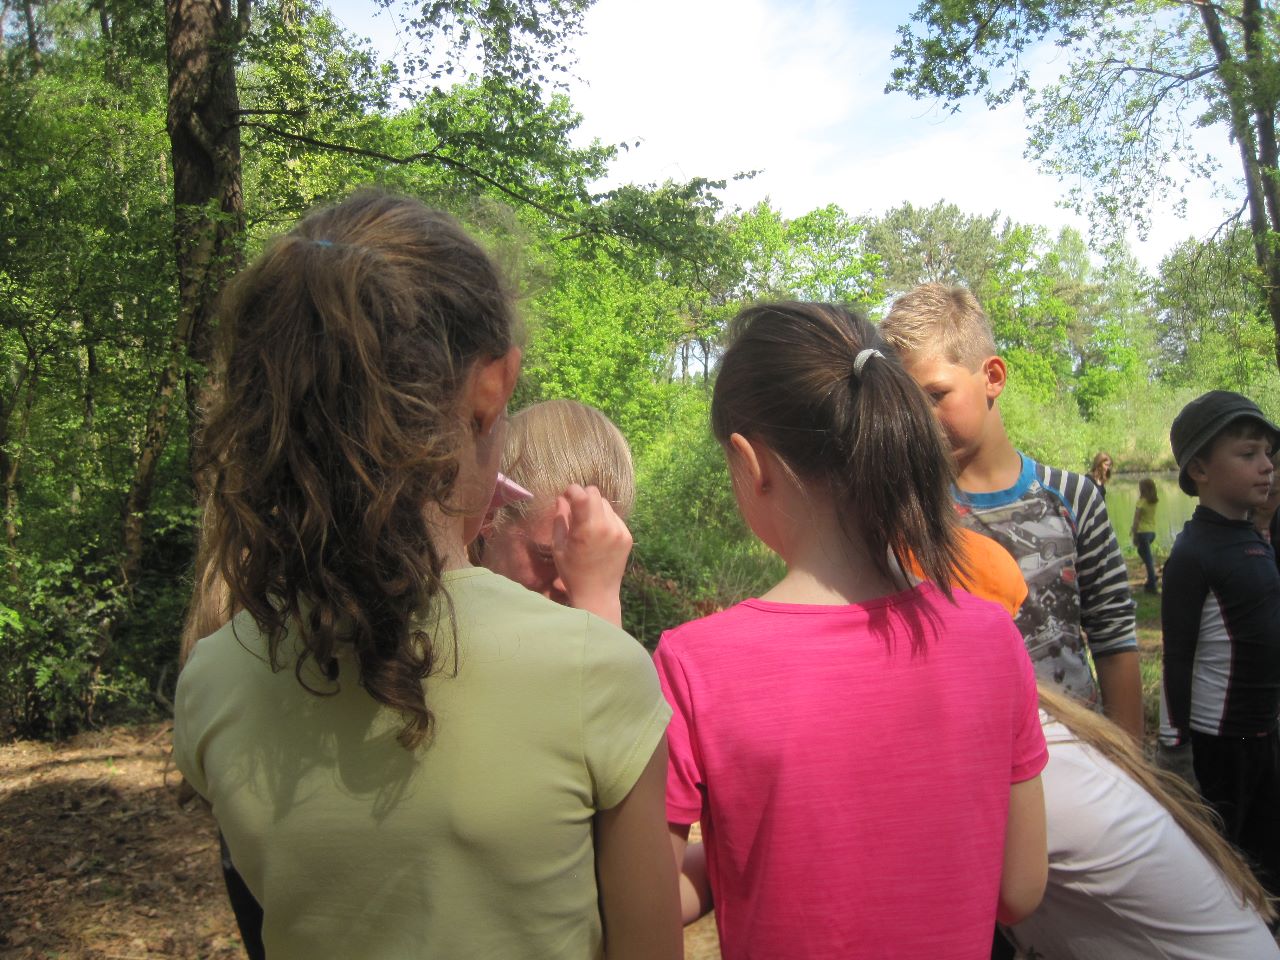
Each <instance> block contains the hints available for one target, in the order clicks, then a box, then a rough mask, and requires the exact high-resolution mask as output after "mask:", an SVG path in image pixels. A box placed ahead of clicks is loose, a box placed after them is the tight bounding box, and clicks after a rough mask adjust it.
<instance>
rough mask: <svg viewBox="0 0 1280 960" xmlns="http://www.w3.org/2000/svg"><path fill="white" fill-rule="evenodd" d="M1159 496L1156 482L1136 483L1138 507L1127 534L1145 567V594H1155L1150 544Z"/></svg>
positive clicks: (1153, 560) (1140, 481) (1143, 481)
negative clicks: (1130, 537) (1131, 538)
mask: <svg viewBox="0 0 1280 960" xmlns="http://www.w3.org/2000/svg"><path fill="white" fill-rule="evenodd" d="M1159 502H1160V495H1159V494H1158V493H1157V492H1156V482H1155V481H1154V480H1152V479H1151V478H1150V477H1143V478H1142V479H1141V480H1139V481H1138V506H1137V509H1135V510H1134V511H1133V527H1132V528H1131V529H1130V531H1129V533H1130V535H1131V536H1132V537H1133V545H1134V546H1135V547H1137V548H1138V556H1140V557H1141V558H1142V562H1143V563H1145V564H1146V565H1147V583H1146V586H1145V588H1144V589H1145V590H1146V591H1147V593H1156V592H1157V591H1156V583H1157V581H1156V559H1155V555H1154V554H1153V553H1152V552H1151V544H1153V543H1154V542H1155V539H1156V507H1157V505H1158V504H1159Z"/></svg>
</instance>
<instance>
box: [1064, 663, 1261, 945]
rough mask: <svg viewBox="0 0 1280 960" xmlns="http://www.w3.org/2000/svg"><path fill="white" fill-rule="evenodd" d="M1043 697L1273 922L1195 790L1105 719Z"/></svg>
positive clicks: (1244, 900) (1249, 874)
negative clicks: (1150, 758) (1150, 760)
mask: <svg viewBox="0 0 1280 960" xmlns="http://www.w3.org/2000/svg"><path fill="white" fill-rule="evenodd" d="M1039 692H1040V708H1041V709H1042V710H1044V712H1045V713H1047V714H1049V716H1051V717H1052V718H1053V719H1054V720H1057V721H1058V722H1059V723H1061V724H1062V725H1063V726H1064V727H1066V728H1067V730H1068V731H1069V732H1070V733H1071V735H1072V736H1073V737H1075V738H1076V739H1077V740H1078V741H1079V742H1081V743H1083V744H1085V745H1086V746H1089V747H1092V748H1093V749H1094V750H1096V751H1097V752H1098V753H1100V754H1101V755H1102V756H1103V757H1105V758H1106V759H1107V760H1110V761H1111V762H1112V763H1114V764H1115V765H1116V766H1117V767H1119V768H1120V769H1121V771H1123V772H1124V773H1125V774H1126V775H1127V776H1128V777H1129V779H1131V780H1133V781H1134V782H1135V783H1137V784H1138V785H1139V786H1140V787H1142V789H1144V790H1146V791H1147V793H1149V794H1151V796H1152V797H1153V798H1154V799H1155V800H1156V802H1157V803H1159V804H1160V806H1162V807H1164V808H1165V810H1167V811H1168V812H1169V816H1171V817H1173V820H1174V822H1175V823H1176V824H1177V825H1178V826H1179V827H1180V828H1181V829H1182V832H1183V833H1185V834H1186V835H1187V836H1188V837H1189V838H1190V839H1191V842H1192V843H1194V844H1195V845H1196V846H1197V847H1198V848H1199V850H1200V852H1201V853H1203V854H1204V855H1205V857H1206V858H1208V860H1209V862H1210V863H1212V864H1213V865H1214V867H1215V868H1216V869H1217V871H1218V872H1219V873H1220V874H1221V875H1222V878H1223V879H1224V880H1225V881H1226V882H1227V884H1228V885H1229V886H1230V887H1231V889H1232V890H1234V891H1235V892H1236V895H1237V896H1238V897H1239V898H1240V900H1241V902H1242V903H1243V904H1247V905H1248V906H1250V907H1252V908H1253V909H1254V910H1256V911H1258V914H1259V916H1261V917H1262V919H1263V920H1264V921H1265V922H1266V923H1271V922H1272V921H1273V920H1275V918H1276V911H1275V908H1274V906H1273V904H1272V901H1271V898H1270V897H1269V896H1268V895H1267V892H1266V890H1264V889H1263V888H1262V884H1260V883H1259V882H1258V879H1257V878H1256V877H1255V876H1254V875H1253V871H1251V870H1250V869H1249V867H1248V865H1247V864H1246V863H1245V862H1244V860H1243V859H1241V857H1240V854H1239V853H1237V852H1236V850H1235V849H1234V848H1233V847H1232V846H1231V845H1230V844H1229V843H1227V841H1226V840H1224V839H1223V838H1222V835H1221V834H1220V833H1219V832H1218V829H1217V826H1216V825H1215V822H1214V818H1215V816H1216V814H1215V813H1214V812H1213V811H1212V810H1210V809H1209V808H1208V807H1207V806H1205V805H1204V803H1203V802H1202V801H1201V799H1200V797H1199V795H1198V794H1197V793H1196V792H1195V790H1193V789H1192V788H1191V787H1190V786H1188V785H1187V784H1186V782H1185V781H1183V780H1182V779H1181V778H1179V777H1177V776H1175V775H1173V774H1171V773H1166V772H1165V771H1163V770H1158V769H1156V768H1155V767H1153V766H1152V765H1151V764H1149V763H1148V762H1147V761H1146V760H1145V759H1144V758H1143V756H1142V750H1141V748H1140V747H1139V746H1138V744H1137V743H1136V742H1134V740H1133V738H1131V737H1130V736H1129V735H1128V734H1127V733H1126V732H1125V731H1123V730H1121V729H1120V728H1119V727H1118V726H1116V725H1115V724H1114V723H1112V722H1111V721H1110V720H1108V719H1107V718H1106V717H1104V716H1102V715H1101V714H1099V713H1095V712H1094V711H1092V710H1090V709H1088V708H1087V707H1085V706H1082V705H1081V704H1079V703H1077V702H1076V701H1074V700H1072V699H1071V698H1069V697H1067V696H1065V695H1064V694H1061V693H1058V692H1057V691H1055V690H1052V689H1049V688H1047V687H1046V686H1044V684H1040V685H1039Z"/></svg>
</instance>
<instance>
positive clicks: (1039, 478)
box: [880, 283, 1143, 740]
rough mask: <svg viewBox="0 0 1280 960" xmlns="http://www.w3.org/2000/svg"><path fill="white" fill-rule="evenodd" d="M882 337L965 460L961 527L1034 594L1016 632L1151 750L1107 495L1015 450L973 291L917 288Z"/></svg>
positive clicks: (1061, 681)
mask: <svg viewBox="0 0 1280 960" xmlns="http://www.w3.org/2000/svg"><path fill="white" fill-rule="evenodd" d="M880 332H881V333H882V335H883V336H884V337H885V339H886V340H887V341H888V342H889V343H890V344H891V345H892V346H893V348H894V350H895V351H897V353H898V356H900V357H901V358H902V363H903V365H904V366H905V367H906V369H907V371H908V372H909V373H910V374H911V375H912V377H914V378H915V380H916V382H917V383H919V384H920V386H921V387H922V388H923V390H924V392H925V394H926V396H928V397H929V398H930V399H931V400H932V401H933V409H934V413H935V414H937V417H938V421H939V423H941V425H942V428H943V431H944V432H945V433H946V436H947V440H948V441H949V445H950V447H951V453H952V455H953V456H954V458H955V463H956V470H957V478H956V484H955V486H954V487H953V488H952V492H953V495H954V497H955V501H956V505H957V506H958V508H959V510H960V515H961V518H960V519H961V523H963V524H964V525H965V526H966V527H969V528H970V529H972V530H975V531H977V532H978V533H982V534H984V535H986V536H988V537H990V538H991V539H993V540H995V541H996V542H997V543H999V544H1000V545H1001V546H1003V547H1004V548H1005V549H1006V550H1008V551H1009V553H1010V554H1012V555H1013V558H1014V559H1015V560H1017V561H1018V565H1019V566H1020V567H1021V568H1022V573H1023V576H1024V578H1025V579H1026V583H1027V589H1028V591H1029V594H1028V596H1027V600H1026V602H1025V603H1024V604H1023V605H1022V608H1021V609H1020V610H1019V612H1018V617H1017V623H1018V628H1019V629H1020V630H1021V631H1022V636H1023V638H1024V640H1025V642H1026V645H1027V650H1028V652H1029V653H1030V654H1031V660H1032V662H1033V663H1035V665H1036V673H1037V674H1038V675H1039V677H1040V678H1041V679H1042V680H1045V681H1047V682H1048V683H1051V684H1053V685H1054V686H1055V687H1057V688H1058V689H1060V690H1062V691H1063V692H1065V693H1068V694H1070V695H1071V696H1074V697H1076V698H1077V699H1079V700H1082V701H1084V702H1085V703H1088V704H1090V705H1093V704H1096V703H1097V702H1098V700H1099V699H1101V701H1102V707H1103V709H1104V710H1105V711H1106V714H1107V716H1109V717H1110V718H1111V719H1112V720H1114V721H1116V722H1117V723H1119V724H1120V726H1122V727H1124V729H1126V730H1128V731H1129V733H1130V734H1131V735H1132V736H1133V737H1134V738H1135V739H1138V740H1141V739H1142V734H1143V729H1142V725H1143V710H1142V678H1141V675H1140V673H1139V670H1138V639H1137V635H1136V633H1135V632H1134V604H1133V597H1132V595H1131V594H1130V592H1129V572H1128V568H1127V567H1126V566H1125V563H1124V557H1123V556H1122V555H1121V553H1120V544H1119V543H1118V542H1117V541H1116V535H1115V532H1114V531H1113V530H1112V529H1111V521H1110V520H1109V519H1108V517H1107V508H1106V504H1105V503H1104V502H1103V499H1102V495H1101V493H1100V492H1099V491H1098V489H1097V487H1096V486H1095V485H1094V484H1093V483H1092V482H1090V480H1089V479H1088V478H1087V477H1085V476H1083V475H1082V474H1078V473H1072V472H1070V471H1068V470H1059V469H1057V468H1055V467H1049V466H1046V465H1044V464H1042V463H1037V462H1036V461H1035V460H1033V459H1032V458H1031V457H1028V456H1026V455H1025V454H1022V453H1019V452H1018V450H1017V449H1016V448H1015V447H1014V446H1013V444H1012V443H1011V442H1010V440H1009V436H1008V434H1007V433H1006V432H1005V428H1004V422H1003V421H1002V420H1001V418H1000V407H999V403H998V400H999V397H1000V394H1001V393H1002V392H1003V391H1004V388H1005V383H1006V381H1007V377H1008V370H1007V369H1006V367H1005V362H1004V360H1003V359H1002V358H1001V357H1000V356H998V355H997V353H996V344H995V339H994V337H993V335H992V333H991V324H990V322H989V321H988V320H987V315H986V314H985V313H984V312H983V310H982V307H981V306H979V304H978V301H977V300H976V299H975V298H974V296H973V294H971V293H970V292H969V291H968V290H965V289H964V288H963V287H950V286H946V285H944V284H939V283H930V284H924V285H923V286H920V287H916V288H915V289H914V290H911V291H909V292H907V293H905V294H903V295H902V296H901V297H899V298H898V299H897V300H895V301H894V302H893V306H892V307H891V308H890V310H889V314H888V316H886V317H885V319H884V321H883V322H882V323H881V324H880ZM1107 459H1110V458H1107ZM1086 646H1087V649H1086ZM1090 659H1092V661H1093V663H1094V664H1095V665H1096V669H1097V681H1096V683H1095V680H1094V675H1093V671H1092V669H1091V668H1090V663H1089V661H1090ZM1099 694H1101V697H1099Z"/></svg>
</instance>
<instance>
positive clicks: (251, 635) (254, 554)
mask: <svg viewBox="0 0 1280 960" xmlns="http://www.w3.org/2000/svg"><path fill="white" fill-rule="evenodd" d="M223 324H224V329H225V330H226V331H227V334H228V341H227V344H226V348H225V352H224V364H223V369H224V370H225V387H224V390H223V397H224V400H223V402H222V404H221V406H220V407H219V408H218V409H217V410H216V411H215V412H214V413H213V415H212V416H211V419H210V424H209V427H208V432H207V434H206V442H207V444H208V456H209V461H210V462H209V464H208V476H209V481H208V487H207V489H208V490H209V517H210V522H211V528H210V529H209V530H207V531H206V537H207V538H208V545H209V549H210V550H211V551H212V556H213V557H214V558H215V567H216V571H217V574H218V576H220V577H221V578H222V580H223V581H224V582H225V583H226V584H227V589H228V593H229V597H228V603H227V605H226V607H225V610H227V611H228V612H236V611H238V612H236V613H235V616H234V617H233V619H232V620H231V622H230V623H229V624H226V625H224V626H222V627H221V628H220V629H218V630H216V631H215V632H214V633H213V634H212V635H210V636H206V637H204V638H203V639H201V640H199V642H197V643H196V644H195V646H194V649H193V650H192V652H191V655H190V658H189V659H188V661H187V663H186V666H185V667H184V669H183V671H182V675H181V678H180V680H179V684H178V693H177V699H176V713H175V722H174V757H175V760H176V762H177V765H178V767H179V769H180V770H181V771H182V773H183V775H184V777H186V779H187V780H188V781H189V782H190V783H191V784H192V785H193V786H194V787H195V789H196V790H197V791H198V792H199V793H200V794H201V795H202V796H203V797H205V798H206V799H207V800H208V801H209V802H210V804H211V805H212V808H213V814H214V817H215V819H216V820H217V822H218V825H219V827H220V828H221V830H222V832H223V833H224V835H225V837H226V841H227V845H228V847H229V849H230V852H231V855H232V857H233V858H234V861H235V865H236V867H237V868H238V869H239V872H240V873H241V874H242V875H243V878H244V880H245V882H246V884H247V886H248V888H249V890H250V891H251V892H252V894H253V896H254V897H255V898H256V899H257V901H258V902H259V903H260V904H261V905H262V907H263V920H262V932H263V942H264V946H265V948H266V955H267V956H268V957H271V958H272V960H290V958H297V960H303V958H306V960H311V958H325V957H334V958H337V957H344V958H345V957H360V958H366V960H381V958H387V960H391V958H404V957H437V956H438V957H449V958H462V960H466V958H470V957H474V958H480V957H499V956H500V957H516V958H518V957H529V958H533V957H546V956H555V957H581V958H584V960H588V958H598V957H600V956H603V955H608V956H609V957H610V958H614V957H616V956H624V957H637V958H639V957H644V958H649V957H677V956H679V954H680V946H681V945H680V930H679V909H678V908H679V901H678V891H677V886H676V875H675V870H674V869H673V864H672V862H671V857H670V851H669V843H668V841H667V832H666V830H665V828H664V817H663V815H662V805H663V803H662V800H663V793H664V785H665V783H664V781H665V768H666V746H665V737H664V729H665V726H666V721H667V717H668V715H669V713H670V710H669V708H668V707H667V705H666V703H665V701H664V698H663V697H662V694H661V691H660V689H659V685H658V681H657V677H656V675H655V673H654V670H653V665H652V663H651V661H650V659H649V657H648V656H647V655H646V653H645V651H644V649H643V648H642V647H641V646H640V645H639V644H637V643H636V642H635V641H634V640H633V639H631V638H630V637H628V636H626V634H624V633H622V631H620V630H619V629H618V628H617V627H616V626H613V625H611V624H609V623H606V622H604V621H603V620H601V619H600V618H598V617H594V616H591V615H590V614H589V613H584V612H582V611H578V610H570V609H566V608H565V607H563V606H560V605H558V604H554V603H551V602H550V601H548V600H547V599H545V598H543V597H539V596H536V595H535V594H533V593H531V592H530V591H528V590H525V589H524V588H523V587H521V586H519V585H518V584H515V583H512V582H511V581H510V580H508V579H506V578H504V577H501V576H498V575H496V574H494V573H492V572H490V571H488V570H484V569H481V568H476V567H473V566H472V565H471V564H470V563H469V560H468V555H467V547H468V545H469V544H470V542H471V541H472V540H473V539H474V538H475V537H476V535H477V534H478V533H479V530H480V527H481V525H482V524H483V522H484V519H485V515H486V512H487V510H488V508H489V506H490V503H491V502H492V499H493V494H494V490H495V487H496V484H497V474H498V469H499V465H500V461H501V457H502V452H503V448H504V442H505V435H506V420H507V418H506V405H507V401H508V399H509V398H510V395H511V392H512V390H513V389H514V386H515V381H516V377H517V375H518V372H519V363H520V349H519V346H518V344H517V336H516V335H517V330H516V323H515V320H514V318H513V315H512V309H511V305H510V301H509V298H508V297H507V295H506V293H505V288H504V284H503V283H502V281H501V279H500V278H499V276H498V273H497V271H496V269H495V268H494V265H493V263H492V262H491V261H490V259H489V258H488V257H487V256H486V255H485V254H484V252H483V251H482V250H481V248H480V247H479V246H478V245H477V244H476V243H475V242H474V241H473V240H472V239H471V238H470V237H468V236H467V234H466V233H465V232H464V231H463V230H462V229H461V228H460V227H459V226H458V225H457V224H456V223H455V222H454V221H453V220H452V219H451V218H450V217H448V216H446V215H444V214H441V213H438V212H435V211H431V210H428V209H427V208H425V207H423V206H422V205H421V204H420V203H418V202H417V201H415V200H411V199H407V198H400V197H393V196H388V195H385V194H382V193H379V192H375V191H369V192H362V193H358V194H356V195H355V196H353V197H351V198H350V199H348V200H346V201H344V202H342V203H340V204H338V205H336V206H334V207H332V208H329V209H326V210H323V211H320V212H318V213H316V214H313V215H311V216H309V217H307V218H306V219H305V220H303V221H302V222H301V223H300V224H299V225H298V226H297V227H295V228H294V229H293V230H292V231H290V233H288V234H286V235H285V236H283V237H280V238H278V239H277V240H276V241H274V242H273V243H272V244H270V245H269V246H268V247H267V249H266V250H265V251H264V252H263V253H262V254H261V255H260V256H259V257H258V259H257V261H256V262H255V263H254V264H253V265H251V266H250V267H249V268H247V270H246V271H245V272H244V273H242V274H241V276H240V277H239V278H237V280H236V283H235V286H234V289H233V292H232V295H231V297H230V299H229V300H228V301H227V304H226V307H225V316H224V320H223ZM571 499H572V498H571Z"/></svg>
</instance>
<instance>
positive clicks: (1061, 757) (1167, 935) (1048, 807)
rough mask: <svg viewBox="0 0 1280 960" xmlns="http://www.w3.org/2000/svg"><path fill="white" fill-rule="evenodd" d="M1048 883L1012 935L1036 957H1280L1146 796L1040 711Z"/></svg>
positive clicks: (1025, 953) (1023, 951)
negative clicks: (1045, 746)
mask: <svg viewBox="0 0 1280 960" xmlns="http://www.w3.org/2000/svg"><path fill="white" fill-rule="evenodd" d="M1040 720H1041V723H1042V724H1043V726H1044V735H1045V740H1046V741H1047V742H1048V744H1049V765H1048V766H1047V767H1045V769H1044V773H1043V774H1041V777H1042V782H1043V783H1044V799H1045V812H1046V814H1047V818H1048V824H1049V884H1048V888H1047V889H1046V890H1045V895H1044V900H1043V901H1042V902H1041V904H1040V906H1039V907H1038V908H1037V910H1036V912H1035V913H1033V914H1032V915H1031V916H1030V917H1028V918H1027V919H1026V920H1024V921H1023V922H1022V923H1020V924H1018V925H1017V926H1015V927H1013V928H1012V929H1011V930H1010V931H1009V933H1010V936H1011V938H1012V939H1013V941H1014V944H1015V946H1016V947H1017V948H1018V955H1019V956H1020V957H1026V958H1031V957H1035V958H1038V960H1130V958H1132V960H1151V958H1177V960H1226V958H1241V960H1243V958H1248V960H1265V958H1268V957H1270V958H1277V957H1280V949H1278V948H1277V947H1276V943H1275V941H1274V940H1273V939H1272V937H1271V934H1270V933H1268V932H1267V928H1266V925H1265V924H1264V923H1263V922H1262V919H1261V918H1260V917H1259V916H1258V914H1257V913H1256V912H1255V911H1254V910H1253V909H1252V908H1250V907H1245V906H1241V904H1240V899H1239V897H1238V896H1237V895H1236V893H1235V891H1234V890H1232V889H1231V888H1230V887H1229V886H1228V885H1227V883H1226V881H1225V880H1224V879H1223V878H1222V876H1221V874H1219V873H1218V871H1217V869H1216V868H1215V867H1214V866H1213V864H1212V863H1211V862H1210V861H1209V859H1208V858H1207V857H1205V855H1204V854H1203V853H1201V852H1200V849H1199V847H1197V846H1196V845H1195V843H1194V842H1192V840H1191V838H1190V837H1188V836H1187V835H1186V834H1185V833H1184V832H1183V831H1182V829H1181V828H1180V827H1179V826H1178V825H1177V823H1176V822H1175V821H1174V819H1173V817H1172V816H1170V815H1169V813H1168V811H1166V810H1165V809H1164V807H1162V806H1161V805H1160V804H1159V803H1158V802H1157V801H1156V800H1155V799H1154V798H1153V797H1152V796H1151V795H1150V794H1149V793H1147V792H1146V790H1144V789H1143V788H1142V787H1141V786H1139V785H1138V784H1137V783H1136V782H1134V781H1133V780H1132V779H1130V778H1129V777H1128V776H1126V775H1125V774H1124V773H1123V772H1122V771H1121V770H1120V769H1119V768H1118V767H1117V766H1116V765H1115V764H1113V763H1112V762H1111V761H1109V760H1107V759H1106V758H1104V757H1103V756H1101V755H1100V754H1099V753H1098V752H1097V751H1095V750H1093V749H1092V748H1091V747H1087V746H1085V745H1084V744H1082V743H1080V742H1078V741H1077V740H1075V738H1074V737H1073V736H1072V734H1071V733H1070V732H1069V731H1068V730H1067V729H1066V727H1064V726H1063V725H1062V724H1060V723H1058V722H1056V721H1053V720H1050V719H1049V717H1048V716H1047V715H1046V714H1045V713H1044V712H1043V711H1041V714H1040Z"/></svg>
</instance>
